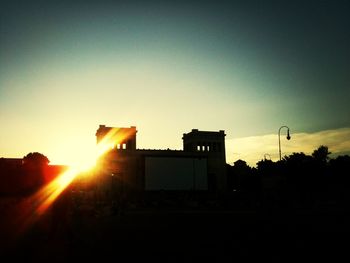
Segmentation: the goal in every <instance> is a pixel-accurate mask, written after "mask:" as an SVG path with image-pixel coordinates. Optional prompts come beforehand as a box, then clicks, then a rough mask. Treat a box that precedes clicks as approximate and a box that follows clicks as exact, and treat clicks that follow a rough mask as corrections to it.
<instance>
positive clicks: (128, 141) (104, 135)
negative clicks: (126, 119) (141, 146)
mask: <svg viewBox="0 0 350 263" xmlns="http://www.w3.org/2000/svg"><path fill="white" fill-rule="evenodd" d="M136 132H137V130H136V127H135V126H131V127H130V128H120V127H106V126H105V125H100V127H99V128H98V130H97V131H96V140H97V143H100V142H107V143H112V144H113V148H115V149H116V150H131V151H135V150H136Z"/></svg>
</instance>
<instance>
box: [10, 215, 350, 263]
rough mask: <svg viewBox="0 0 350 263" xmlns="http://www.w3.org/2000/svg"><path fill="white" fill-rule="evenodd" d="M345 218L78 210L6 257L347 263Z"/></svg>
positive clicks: (33, 233) (33, 232) (32, 233)
mask: <svg viewBox="0 0 350 263" xmlns="http://www.w3.org/2000/svg"><path fill="white" fill-rule="evenodd" d="M349 219H350V215H348V214H346V213H344V212H341V211H327V212H325V211H293V212H291V211H266V210H265V211H262V210H259V211H258V210H254V211H247V210H246V211H233V210H222V209H211V210H195V209H192V210H191V209H186V210H179V209H177V210H175V209H171V210H169V209H168V210H167V209H164V208H163V209H130V210H126V211H125V212H124V213H123V214H115V213H111V212H110V210H108V209H107V210H106V211H105V212H100V213H89V212H87V211H85V212H82V211H80V213H76V214H75V215H74V216H73V215H72V217H71V221H70V222H69V225H67V226H64V227H62V228H60V231H58V232H57V233H55V234H54V235H52V233H51V232H50V231H51V230H50V226H48V225H46V226H44V227H43V226H40V225H36V226H33V227H31V229H29V230H28V231H27V232H26V233H25V234H23V236H21V237H20V238H19V239H18V240H17V241H16V242H14V243H13V244H12V245H11V246H8V248H7V249H6V251H5V252H4V256H7V257H10V258H11V259H12V260H21V261H24V260H25V261H28V260H29V261H30V262H32V261H33V262H67V261H79V262H81V261H84V260H89V261H91V260H98V261H100V260H107V259H114V261H117V260H122V261H123V262H125V261H126V262H134V261H136V260H143V261H145V262H148V261H151V262H154V261H159V262H200V261H206V262H207V261H209V262H234V261H237V262H250V261H256V260H264V261H268V262H271V261H272V262H286V261H287V262H289V261H290V262H295V261H300V260H301V261H312V262H314V261H318V260H321V259H322V260H326V261H331V262H339V261H343V262H345V261H349V259H350V256H349V255H348V253H347V248H348V245H349V242H348V236H349V233H350V227H349V222H350V221H349Z"/></svg>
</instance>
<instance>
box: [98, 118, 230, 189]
mask: <svg viewBox="0 0 350 263" xmlns="http://www.w3.org/2000/svg"><path fill="white" fill-rule="evenodd" d="M136 134H137V130H136V127H135V126H131V127H130V128H118V127H107V126H105V125H100V126H99V128H98V130H97V132H96V140H97V143H98V144H105V145H109V147H110V148H111V150H109V151H107V152H106V153H105V154H104V155H102V156H101V158H100V159H99V165H98V167H99V168H98V169H99V170H98V175H99V181H100V185H104V186H107V187H109V186H110V185H113V187H114V188H113V189H118V191H114V192H118V193H120V192H128V193H130V192H143V191H157V190H164V191H189V190H191V191H193V190H195V191H209V192H223V191H225V190H226V168H225V165H226V156H225V132H224V131H223V130H220V131H218V132H214V131H199V130H197V129H193V130H192V131H191V132H189V133H185V134H183V137H182V140H183V150H170V149H165V150H149V149H137V145H136V137H137V136H136ZM109 189H112V188H109ZM111 191H112V190H111Z"/></svg>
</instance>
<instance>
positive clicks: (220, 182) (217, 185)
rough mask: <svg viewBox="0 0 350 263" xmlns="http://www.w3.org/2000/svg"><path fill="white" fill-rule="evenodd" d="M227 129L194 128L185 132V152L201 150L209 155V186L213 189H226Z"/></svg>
mask: <svg viewBox="0 0 350 263" xmlns="http://www.w3.org/2000/svg"><path fill="white" fill-rule="evenodd" d="M225 136H226V134H225V131H223V130H220V131H218V132H213V131H199V130H197V129H192V131H191V132H189V133H184V134H183V137H182V139H183V149H184V151H185V152H193V153H195V152H201V153H204V154H205V155H206V156H207V160H208V163H207V167H208V187H209V190H212V191H225V190H226V154H225Z"/></svg>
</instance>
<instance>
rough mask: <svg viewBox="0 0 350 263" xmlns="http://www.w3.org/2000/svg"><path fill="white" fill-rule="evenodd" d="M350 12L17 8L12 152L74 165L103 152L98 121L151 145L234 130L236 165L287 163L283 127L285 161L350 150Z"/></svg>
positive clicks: (163, 5) (2, 95) (286, 7)
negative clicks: (321, 149) (324, 150)
mask: <svg viewBox="0 0 350 263" xmlns="http://www.w3.org/2000/svg"><path fill="white" fill-rule="evenodd" d="M349 11H350V5H349V3H348V2H347V1H292V2H290V3H287V4H286V3H283V4H282V3H280V2H277V1H227V2H223V1H213V2H209V1H208V2H205V1H204V2H203V1H200V2H199V1H198V2H194V1H193V2H191V1H184V2H181V1H176V2H174V3H170V2H164V1H162V2H148V3H147V4H145V3H144V2H125V3H122V2H118V1H76V2H75V3H74V4H72V3H69V1H57V2H55V1H52V2H48V1H30V2H28V3H27V2H24V1H23V2H21V1H8V2H6V1H5V2H4V3H3V5H2V9H1V11H0V15H1V16H0V17H1V20H0V57H1V59H0V121H1V127H2V129H1V130H0V155H1V156H3V157H23V156H24V155H25V154H27V153H28V152H31V151H40V152H42V153H44V154H46V155H47V156H48V157H49V159H50V160H51V161H52V162H54V163H67V162H69V160H70V159H71V158H74V157H76V156H77V155H80V154H81V152H84V151H88V150H89V149H91V148H92V147H94V144H95V137H94V134H95V132H96V129H97V128H98V125H99V124H105V125H107V126H121V127H128V126H132V125H134V126H137V129H138V147H139V148H174V149H181V148H182V141H181V137H182V134H183V133H185V132H189V131H190V130H191V129H192V128H197V129H200V130H214V131H215V130H225V132H226V134H227V136H226V140H227V160H228V161H229V162H233V161H235V160H237V159H238V158H243V159H244V158H246V159H247V160H248V159H249V160H248V161H249V163H251V164H253V163H254V162H255V161H256V160H258V159H259V158H262V156H261V155H262V153H263V152H265V153H267V154H269V155H271V156H272V158H273V159H275V158H277V157H278V148H277V146H278V144H277V143H278V141H277V132H278V129H279V127H280V126H282V125H287V126H288V127H289V128H290V129H291V132H292V140H290V141H288V142H283V144H282V145H283V146H284V149H285V150H286V152H285V153H286V154H287V153H289V152H292V151H297V152H300V151H304V152H310V151H312V147H314V145H317V144H318V143H322V141H324V143H322V144H326V143H328V144H329V145H328V146H329V147H330V150H331V151H332V152H334V153H338V154H341V153H347V152H349V151H350V148H347V147H345V148H344V147H343V146H342V147H340V146H339V145H340V144H341V143H342V144H341V145H344V144H345V145H348V142H349V140H350V136H349V133H346V132H345V135H344V131H347V128H349V127H350V117H349V112H350V104H349V99H350V88H349V82H350V79H349V78H350V74H349V72H348V71H349V68H350V65H349V63H350V62H349V61H350V31H349V28H350V18H349V16H348V14H349ZM284 132H285V131H284ZM330 133H331V134H333V135H332V136H331V137H332V138H333V137H336V138H337V140H335V141H336V142H335V141H334V140H333V139H332V140H331V141H329V140H328V139H327V138H329V134H330ZM320 134H321V135H322V136H325V137H322V136H321V138H320V137H319V136H320ZM325 134H327V136H328V137H327V136H326V135H325ZM293 135H297V136H296V137H295V136H293ZM303 135H304V136H306V137H303V138H308V139H307V140H306V141H305V140H304V139H300V140H293V139H294V138H300V137H299V136H303ZM269 136H270V137H269ZM266 137H268V138H271V141H269V143H267V142H266V144H263V145H259V148H257V147H258V146H257V145H258V144H257V141H256V140H255V139H254V140H252V141H251V138H258V141H260V142H261V141H263V138H266ZM247 138H250V139H247ZM273 138H275V139H273ZM274 140H275V143H274V142H273V141H274ZM243 142H245V143H248V144H249V145H246V144H245V145H242V143H243ZM273 144H275V147H276V148H273ZM288 147H289V148H288ZM67 152H69V153H70V154H67ZM253 156H255V157H253Z"/></svg>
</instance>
